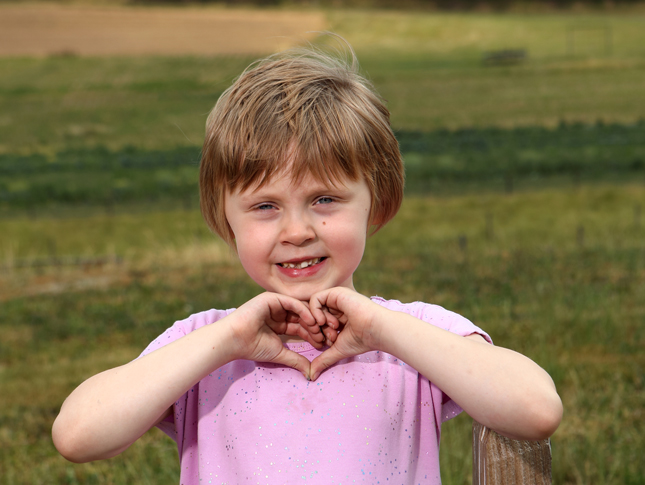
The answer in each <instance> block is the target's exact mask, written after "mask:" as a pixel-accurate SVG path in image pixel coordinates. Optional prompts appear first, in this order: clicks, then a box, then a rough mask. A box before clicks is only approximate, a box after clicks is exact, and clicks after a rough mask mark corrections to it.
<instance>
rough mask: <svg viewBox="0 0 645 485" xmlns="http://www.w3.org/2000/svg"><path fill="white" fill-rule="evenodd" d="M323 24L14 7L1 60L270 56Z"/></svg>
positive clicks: (218, 12)
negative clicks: (113, 56)
mask: <svg viewBox="0 0 645 485" xmlns="http://www.w3.org/2000/svg"><path fill="white" fill-rule="evenodd" d="M325 25H326V22H325V18H324V15H323V14H322V13H318V12H287V11H268V10H228V9H223V8H205V7H204V8H198V7H191V8H170V7H146V8H144V7H122V6H86V5H85V6H81V5H69V6H68V5H55V4H27V5H12V4H9V5H0V56H49V55H82V56H110V55H124V56H130V55H187V54H188V55H228V54H236V55H240V54H266V53H271V52H276V51H279V50H283V49H285V48H287V47H291V46H293V45H295V44H297V43H300V42H303V41H304V40H309V39H311V38H313V37H314V35H315V34H312V33H311V32H312V31H321V30H324V29H325ZM308 32H309V33H308Z"/></svg>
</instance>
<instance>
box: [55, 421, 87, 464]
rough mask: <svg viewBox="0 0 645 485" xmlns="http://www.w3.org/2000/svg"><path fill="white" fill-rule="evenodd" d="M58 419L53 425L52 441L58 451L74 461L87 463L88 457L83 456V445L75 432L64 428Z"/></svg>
mask: <svg viewBox="0 0 645 485" xmlns="http://www.w3.org/2000/svg"><path fill="white" fill-rule="evenodd" d="M61 428H62V427H61V425H60V423H58V419H57V420H56V421H54V426H53V427H52V441H53V442H54V446H55V447H56V449H57V450H58V452H59V453H60V454H61V455H62V456H63V458H65V459H66V460H68V461H71V462H72V463H86V462H87V461H89V460H87V459H85V457H84V456H83V454H84V453H83V446H82V445H81V444H80V443H79V440H78V439H77V438H76V437H75V436H74V435H75V433H74V432H73V431H71V430H69V429H65V430H62V429H61Z"/></svg>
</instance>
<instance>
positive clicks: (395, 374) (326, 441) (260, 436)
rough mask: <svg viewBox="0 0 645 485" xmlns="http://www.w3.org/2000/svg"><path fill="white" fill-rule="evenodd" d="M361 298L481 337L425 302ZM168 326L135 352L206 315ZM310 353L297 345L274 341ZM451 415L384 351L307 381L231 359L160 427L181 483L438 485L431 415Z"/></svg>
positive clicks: (437, 395) (437, 418)
mask: <svg viewBox="0 0 645 485" xmlns="http://www.w3.org/2000/svg"><path fill="white" fill-rule="evenodd" d="M372 300H373V301H374V302H376V303H378V304H380V305H383V306H384V307H386V308H389V309H390V310H395V311H401V312H405V313H408V314H410V315H413V316H415V317H417V318H420V319H421V320H423V321H425V322H428V323H430V324H432V325H436V326H437V327H441V328H443V329H446V330H449V331H450V332H452V333H456V334H458V335H462V336H466V335H470V334H472V333H479V334H481V335H483V336H484V337H485V338H486V339H487V340H488V341H490V338H489V337H488V335H486V333H484V332H483V331H482V330H480V329H479V328H478V327H476V326H475V325H473V324H472V323H471V322H470V321H468V320H466V319H465V318H463V317H461V316H459V315H457V314H456V313H453V312H450V311H448V310H445V309H443V308H442V307H439V306H436V305H429V304H426V303H421V302H416V303H408V304H403V303H400V302H399V301H395V300H389V301H386V300H383V299H382V298H379V297H373V298H372ZM232 311H233V310H209V311H206V312H202V313H197V314H195V315H192V316H191V317H189V318H188V319H186V320H182V321H179V322H176V323H175V324H174V325H173V326H172V327H171V328H169V329H168V330H166V331H165V332H164V333H163V334H162V335H160V336H159V337H158V338H157V339H156V340H154V341H153V342H152V343H151V344H150V345H149V346H148V348H147V349H146V350H145V351H144V352H143V354H142V355H145V354H147V353H150V352H152V351H154V350H156V349H158V348H160V347H163V346H164V345H166V344H168V343H170V342H172V341H174V340H177V339H179V338H181V337H182V336H184V335H186V334H188V333H189V332H192V331H193V330H195V329H197V328H200V327H202V326H204V325H208V324H211V323H214V322H216V321H217V320H219V319H221V318H223V317H225V316H226V315H228V314H229V313H231V312H232ZM285 345H287V347H288V348H290V349H291V350H294V351H295V352H299V353H301V354H302V355H304V356H305V357H307V358H308V359H309V360H313V359H314V357H316V356H317V355H319V354H320V351H318V350H316V349H314V348H313V347H312V346H311V345H309V344H308V343H293V344H285ZM460 412H461V408H459V406H458V405H457V404H455V403H454V402H453V401H452V400H450V398H449V397H448V396H446V395H445V394H444V393H443V392H442V391H441V389H439V388H437V387H436V386H435V385H434V384H432V383H431V382H429V381H428V380H427V379H426V378H425V377H423V376H422V375H420V374H419V373H418V372H417V371H416V370H414V369H413V368H411V367H410V366H408V365H406V364H405V363H404V362H402V361H400V360H399V359H397V358H395V357H394V356H392V355H389V354H386V353H384V352H368V353H365V354H362V355H358V356H356V357H354V358H351V359H346V360H342V361H340V362H338V363H337V364H336V365H334V366H332V367H331V368H330V369H328V370H326V371H325V372H323V374H321V376H320V377H319V378H318V380H316V381H314V382H309V381H307V380H306V379H305V378H304V377H303V376H302V374H300V372H298V371H296V370H294V369H291V368H289V367H284V366H281V365H275V364H267V363H262V362H252V361H248V360H236V361H233V362H230V363H229V364H227V365H225V366H223V367H222V368H220V369H218V370H216V371H215V372H213V373H212V374H210V375H208V376H206V377H205V378H204V379H202V380H201V381H200V382H199V383H197V384H196V385H195V386H194V387H193V388H192V389H190V390H189V391H188V392H187V393H186V394H184V395H183V396H181V398H179V400H178V401H177V402H176V403H175V405H174V413H173V414H172V415H171V416H169V417H168V418H167V420H166V421H164V422H162V423H160V424H159V427H160V428H161V429H162V430H163V431H164V432H166V433H167V434H168V435H169V436H170V437H171V438H172V439H174V440H175V441H176V442H177V446H178V448H179V457H180V461H181V481H180V483H181V484H182V485H197V484H209V483H213V484H223V483H226V484H241V483H254V484H255V483H261V484H282V483H287V484H292V483H303V484H325V485H327V484H332V483H336V484H340V483H342V484H345V483H365V484H375V483H392V484H418V483H423V484H438V483H440V482H441V478H440V475H439V438H440V435H441V423H442V422H443V421H446V420H448V419H450V418H452V417H453V416H456V415H457V414H459V413H460Z"/></svg>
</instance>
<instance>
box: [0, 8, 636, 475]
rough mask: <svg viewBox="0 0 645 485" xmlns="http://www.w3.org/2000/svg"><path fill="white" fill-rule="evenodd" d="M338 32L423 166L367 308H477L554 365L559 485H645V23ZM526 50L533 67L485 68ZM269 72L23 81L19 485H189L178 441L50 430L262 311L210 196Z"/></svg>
mask: <svg viewBox="0 0 645 485" xmlns="http://www.w3.org/2000/svg"><path fill="white" fill-rule="evenodd" d="M327 16H328V21H329V28H330V30H333V31H335V32H337V33H339V34H341V35H343V36H344V37H345V38H347V39H348V40H349V41H350V43H351V44H352V45H353V46H354V47H355V48H356V50H357V53H358V56H359V59H360V60H361V61H362V66H363V69H364V71H365V72H366V73H367V75H368V76H369V77H370V78H371V79H372V80H373V82H374V84H375V85H376V87H377V89H378V90H379V91H380V92H381V93H382V94H383V96H384V97H385V98H386V99H388V101H389V106H390V108H391V111H392V123H393V126H394V127H395V129H396V130H397V136H398V137H399V140H400V142H401V147H402V151H403V153H404V158H405V159H406V163H407V167H408V168H407V170H408V197H407V198H406V201H405V203H404V206H403V209H402V211H401V213H400V214H399V216H397V218H396V219H395V220H394V221H392V223H391V224H389V225H388V226H387V227H386V228H384V229H383V230H382V231H381V232H380V233H379V234H378V235H376V236H374V237H373V238H372V239H371V240H370V242H369V247H368V250H367V253H366V256H365V259H364V262H363V264H362V265H361V268H360V269H359V272H358V273H357V275H356V280H357V281H356V284H357V288H359V289H360V291H362V292H363V293H366V294H380V295H383V296H386V297H388V298H397V299H400V300H403V301H410V300H424V301H431V302H434V303H438V304H440V305H443V306H445V307H447V308H450V309H454V310H456V311H458V312H459V313H461V314H463V315H465V316H467V317H468V318H470V319H471V320H473V321H474V322H476V323H477V324H479V325H481V326H482V327H483V328H485V329H486V330H487V331H489V332H490V333H491V335H492V336H493V338H494V339H495V341H496V343H497V344H498V345H503V346H508V347H511V348H514V349H516V350H518V351H521V352H523V353H525V354H526V355H528V356H530V357H531V358H533V359H534V360H536V361H537V362H538V363H539V364H540V365H542V366H543V367H545V368H546V369H547V370H548V371H549V372H550V373H551V375H552V376H553V378H554V380H555V382H556V385H557V386H558V389H559V391H560V394H561V396H562V398H563V401H564V406H565V418H564V421H563V423H562V426H561V427H560V429H559V430H558V431H557V432H556V434H555V435H554V437H553V439H552V442H553V459H554V463H553V466H554V483H579V484H586V483H608V484H610V483H615V484H628V483H631V484H641V483H645V470H644V468H643V465H642V453H643V450H644V449H645V440H644V438H643V436H644V435H645V433H644V429H643V421H644V419H643V409H644V408H645V391H644V389H643V384H644V380H645V372H644V369H645V356H644V354H643V352H642V349H643V348H644V344H645V342H644V337H643V321H644V319H645V303H644V301H643V298H642V297H643V294H645V247H644V246H643V241H644V238H645V228H644V224H645V221H644V220H643V214H642V212H643V205H644V203H645V184H644V182H645V136H644V135H645V122H644V121H643V119H644V118H645V105H644V104H643V102H642V100H643V99H645V29H642V25H643V18H642V16H634V15H633V14H631V15H623V14H621V13H614V14H604V15H602V16H599V15H596V14H594V13H584V12H583V13H572V12H568V13H565V14H554V13H548V14H542V15H520V14H503V15H492V14H475V13H471V14H463V13H460V14H457V13H454V14H446V13H441V14H439V13H419V12H412V13H410V12H401V11H357V10H329V11H328V12H327ZM607 32H610V44H609V48H608V44H607V35H608V34H607ZM321 42H322V41H321ZM509 49H512V50H517V49H521V50H524V52H525V54H526V56H525V58H524V59H523V60H520V61H519V62H517V63H514V64H505V63H497V62H493V63H490V62H485V59H487V55H488V54H489V53H490V52H499V51H503V50H509ZM250 61H251V58H243V57H215V58H206V57H144V58H126V57H120V58H79V57H69V56H67V57H66V56H58V57H49V58H39V59H36V58H13V59H8V58H7V59H0V215H1V216H2V217H1V218H0V336H1V337H0V384H1V386H2V392H0V450H1V453H0V470H2V473H1V474H0V483H7V484H14V483H16V484H18V483H20V484H22V483H25V484H26V483H29V484H31V483H68V484H74V483H83V484H85V483H101V484H103V483H105V484H108V483H109V484H111V483H114V484H121V483H151V484H159V483H176V482H177V475H178V471H177V470H178V466H177V461H176V451H175V447H174V444H173V443H172V442H170V441H169V440H167V439H166V438H164V437H162V436H161V433H159V432H157V431H154V430H153V431H152V432H151V433H149V434H148V435H146V436H145V437H143V438H142V439H141V440H140V441H139V442H137V443H136V444H135V445H133V446H132V447H131V449H129V450H128V451H127V452H125V453H124V454H123V455H121V456H119V457H117V458H115V459H112V460H108V461H105V462H97V463H91V464H86V465H72V464H69V463H67V462H65V460H64V459H62V458H61V457H60V456H58V455H57V453H56V451H55V450H54V448H53V446H52V444H51V438H50V428H51V423H52V421H53V418H54V417H55V415H56V414H57V412H58V409H59V407H60V404H61V403H62V401H63V399H64V398H65V397H66V396H67V394H68V393H69V392H70V391H71V390H72V389H73V388H74V387H75V386H77V385H78V384H79V383H80V382H81V381H82V380H83V379H85V378H87V377H89V376H90V375H92V374H94V373H97V372H99V371H101V370H104V369H106V368H108V367H113V366H116V365H120V364H122V363H125V362H127V361H129V360H130V359H132V358H134V357H135V356H136V355H138V353H139V352H140V351H141V350H142V349H143V348H144V347H145V346H146V345H147V343H148V342H149V341H150V340H152V339H153V338H154V337H156V336H157V335H158V334H159V333H161V332H162V331H163V330H164V329H165V328H166V327H167V326H169V325H170V324H171V323H172V322H173V321H174V320H176V319H179V318H183V317H185V316H186V315H187V314H189V313H191V312H196V311H201V310H204V309H207V308H212V307H219V308H226V307H234V306H237V305H239V304H240V303H242V302H244V301H245V300H247V299H248V298H250V297H251V296H253V295H254V294H256V293H257V292H258V291H259V289H258V288H257V287H256V286H255V285H254V284H253V283H252V282H250V281H249V280H248V278H247V277H246V276H245V274H244V272H243V271H242V269H241V268H240V266H239V265H238V264H237V263H236V261H235V259H234V258H233V257H232V255H231V254H230V253H229V252H228V250H227V249H226V248H224V247H223V246H222V244H221V243H219V242H218V241H216V240H215V239H214V238H213V236H211V235H210V234H209V233H208V231H207V229H206V228H205V225H204V224H203V222H202V221H201V219H200V215H199V213H198V209H197V199H196V192H195V191H196V174H197V166H198V161H199V150H200V144H201V139H202V136H203V134H202V133H203V125H204V121H205V117H206V115H207V113H208V110H209V109H210V107H211V106H212V105H213V104H214V103H215V101H216V99H217V97H218V95H219V94H220V93H221V91H222V90H223V89H225V87H226V86H227V85H228V84H229V83H230V81H231V80H232V79H233V78H234V77H235V76H236V75H237V74H239V72H240V71H241V70H242V69H243V68H244V67H245V66H246V65H247V64H248V63H249V62H250ZM469 427H470V422H469V419H468V418H467V417H466V416H461V417H459V418H457V419H455V420H453V421H451V422H449V423H447V424H446V425H445V429H444V433H443V443H442V456H441V459H442V476H443V481H444V483H447V484H453V483H455V484H456V483H459V484H462V483H468V482H469V480H470V469H471V465H470V435H469Z"/></svg>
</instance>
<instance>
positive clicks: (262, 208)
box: [258, 204, 274, 211]
mask: <svg viewBox="0 0 645 485" xmlns="http://www.w3.org/2000/svg"><path fill="white" fill-rule="evenodd" d="M273 208H274V207H273V206H272V205H271V204H261V205H259V206H258V209H260V210H263V211H264V210H271V209H273Z"/></svg>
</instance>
